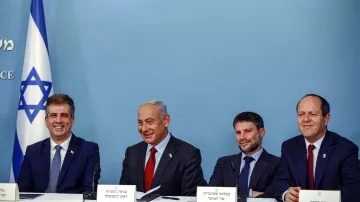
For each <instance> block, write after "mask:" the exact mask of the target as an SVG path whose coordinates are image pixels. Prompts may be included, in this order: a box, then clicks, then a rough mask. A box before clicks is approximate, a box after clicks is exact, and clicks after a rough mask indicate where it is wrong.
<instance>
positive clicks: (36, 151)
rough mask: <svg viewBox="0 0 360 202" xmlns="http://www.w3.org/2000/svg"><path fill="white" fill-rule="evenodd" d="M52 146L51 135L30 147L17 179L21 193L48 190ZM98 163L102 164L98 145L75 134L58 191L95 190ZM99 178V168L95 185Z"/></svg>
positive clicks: (79, 191) (70, 144)
mask: <svg viewBox="0 0 360 202" xmlns="http://www.w3.org/2000/svg"><path fill="white" fill-rule="evenodd" d="M50 149H51V146H50V138H47V139H45V140H42V141H40V142H37V143H35V144H33V145H30V146H28V147H27V149H26V154H25V157H24V161H23V164H22V167H21V171H20V175H19V178H18V186H19V191H20V192H39V193H44V192H45V191H46V189H47V186H48V183H49V172H50V152H51V151H50ZM71 151H73V152H71ZM97 163H100V154H99V146H98V144H96V143H93V142H87V141H85V140H84V139H82V138H79V137H76V136H75V135H72V137H71V140H70V143H69V147H68V150H67V153H66V156H65V159H64V162H63V164H62V167H61V170H60V174H59V180H58V185H57V192H58V193H83V192H90V191H92V181H93V174H94V167H95V165H96V164H97ZM99 178H100V170H99V171H98V173H97V174H96V175H95V184H97V182H98V179H99Z"/></svg>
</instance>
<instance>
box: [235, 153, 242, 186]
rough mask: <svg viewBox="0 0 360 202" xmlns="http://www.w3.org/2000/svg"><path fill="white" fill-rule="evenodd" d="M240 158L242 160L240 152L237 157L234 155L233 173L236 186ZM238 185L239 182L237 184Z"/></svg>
mask: <svg viewBox="0 0 360 202" xmlns="http://www.w3.org/2000/svg"><path fill="white" fill-rule="evenodd" d="M241 158H242V152H240V153H239V154H238V155H236V157H235V159H234V163H235V172H234V178H233V179H236V180H234V184H235V186H236V182H237V181H238V180H239V175H240V166H241ZM238 183H239V182H238Z"/></svg>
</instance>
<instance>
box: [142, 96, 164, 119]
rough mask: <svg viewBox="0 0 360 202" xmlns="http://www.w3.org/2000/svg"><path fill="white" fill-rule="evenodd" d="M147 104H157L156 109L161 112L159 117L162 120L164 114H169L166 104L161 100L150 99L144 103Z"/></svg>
mask: <svg viewBox="0 0 360 202" xmlns="http://www.w3.org/2000/svg"><path fill="white" fill-rule="evenodd" d="M146 104H150V105H155V106H156V109H157V110H158V112H159V119H160V120H162V119H163V118H164V116H165V115H166V114H167V109H166V105H165V103H163V102H162V101H160V100H150V101H147V102H146V103H144V104H143V105H146Z"/></svg>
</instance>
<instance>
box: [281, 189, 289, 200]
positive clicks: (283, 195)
mask: <svg viewBox="0 0 360 202" xmlns="http://www.w3.org/2000/svg"><path fill="white" fill-rule="evenodd" d="M288 191H289V190H286V191H285V192H284V193H283V194H282V197H281V198H282V200H283V201H285V195H286V193H287V192H288Z"/></svg>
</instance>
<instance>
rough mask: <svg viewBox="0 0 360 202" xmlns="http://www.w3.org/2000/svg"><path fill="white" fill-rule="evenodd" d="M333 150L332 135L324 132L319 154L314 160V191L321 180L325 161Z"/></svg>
mask: <svg viewBox="0 0 360 202" xmlns="http://www.w3.org/2000/svg"><path fill="white" fill-rule="evenodd" d="M333 150H334V141H333V139H332V134H331V133H330V132H326V134H325V137H324V140H323V141H322V143H321V146H320V150H319V154H318V156H317V160H316V168H315V189H319V188H320V187H319V184H320V181H321V178H322V177H323V175H324V171H325V167H326V164H327V161H328V159H329V157H330V155H331V153H332V152H333Z"/></svg>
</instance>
